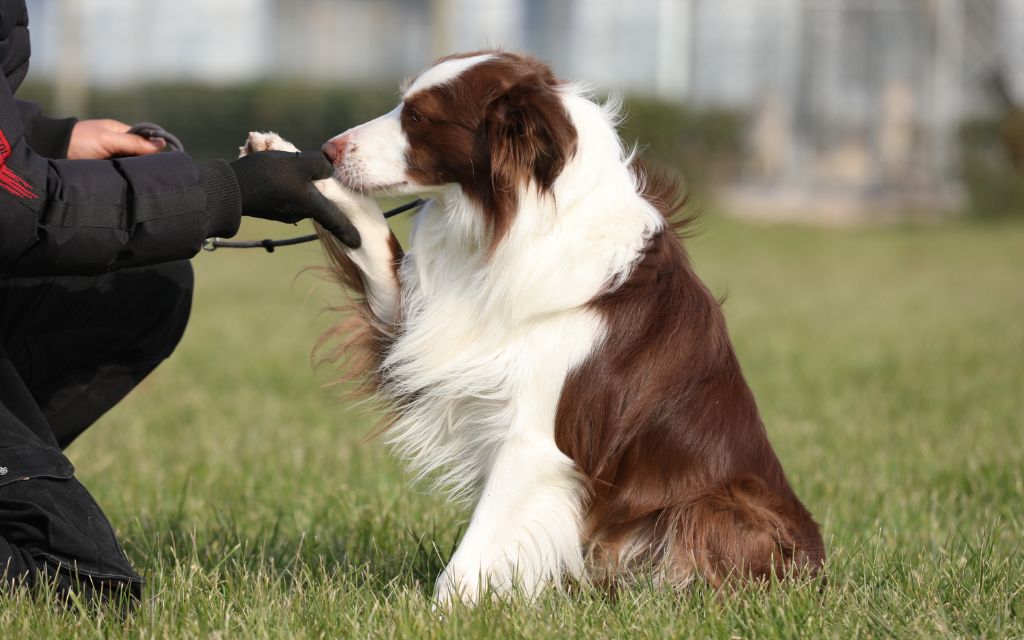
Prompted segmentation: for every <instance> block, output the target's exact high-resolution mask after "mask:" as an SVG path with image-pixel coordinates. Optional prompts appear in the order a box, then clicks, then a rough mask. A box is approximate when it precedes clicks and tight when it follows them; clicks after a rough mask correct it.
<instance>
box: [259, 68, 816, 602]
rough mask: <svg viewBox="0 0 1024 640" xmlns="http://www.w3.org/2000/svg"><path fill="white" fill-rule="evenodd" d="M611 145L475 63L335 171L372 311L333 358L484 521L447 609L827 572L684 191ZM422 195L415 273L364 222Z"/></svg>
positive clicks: (587, 102) (604, 111)
mask: <svg viewBox="0 0 1024 640" xmlns="http://www.w3.org/2000/svg"><path fill="white" fill-rule="evenodd" d="M618 120H619V115H618V109H617V108H616V106H615V105H608V104H606V105H603V106H602V105H600V104H597V103H595V102H594V101H593V100H592V99H590V98H589V97H588V95H587V94H586V92H585V91H583V90H582V89H581V88H580V87H579V86H577V85H574V84H570V83H566V82H563V81H560V80H559V79H557V78H556V77H555V76H554V74H553V73H552V71H551V70H550V69H549V68H548V67H547V66H545V65H544V64H542V63H540V62H538V61H537V60H535V59H533V58H530V57H525V56H519V55H514V54H511V53H504V52H497V51H491V52H475V53H469V54H462V55H455V56H450V57H447V58H442V59H441V60H439V61H438V62H436V63H435V64H434V65H433V66H432V67H430V68H429V69H427V70H426V71H424V72H423V73H422V74H420V75H419V76H418V77H417V78H415V79H414V80H413V81H412V82H411V83H409V84H408V85H407V86H406V87H405V88H404V90H403V96H402V101H401V103H400V104H399V105H398V106H397V107H395V108H394V109H393V110H392V111H390V112H389V113H387V114H385V115H383V116H381V117H379V118H377V119H376V120H373V121H371V122H367V123H366V124H363V125H360V126H358V127H355V128H353V129H350V130H348V131H346V132H344V133H342V134H340V135H338V136H335V137H334V138H331V139H330V140H329V141H328V142H326V143H325V144H324V146H323V151H324V153H325V154H326V155H327V156H328V158H329V159H330V160H331V161H332V162H333V163H334V166H335V167H336V173H335V178H334V179H333V180H326V181H323V182H321V183H318V187H319V188H320V189H321V190H322V191H323V192H324V193H325V194H326V195H327V196H328V197H329V198H331V199H332V200H333V201H334V202H335V203H337V205H338V206H339V207H341V208H342V209H343V210H345V211H346V212H347V213H348V214H349V215H350V217H351V219H352V221H353V223H354V224H355V225H356V227H357V228H358V229H359V231H360V233H361V234H362V245H361V246H360V247H359V248H358V249H354V250H353V249H348V248H347V247H345V246H343V245H341V244H340V243H339V242H338V241H336V240H334V239H333V238H331V237H329V236H327V235H325V234H323V233H321V237H322V239H323V244H324V246H325V248H326V251H327V254H328V256H329V258H330V260H331V262H332V271H333V272H334V274H335V275H336V278H337V280H338V281H339V282H340V283H341V284H343V285H344V286H345V287H347V288H349V289H350V290H351V291H352V292H353V295H354V302H355V304H356V306H357V311H358V313H357V315H355V316H354V317H353V318H354V321H353V318H350V320H349V321H348V322H346V323H342V324H340V325H339V326H338V327H337V328H336V329H335V330H334V331H333V333H332V334H331V335H329V336H327V337H328V339H329V340H331V339H333V338H337V339H338V340H337V341H335V342H334V347H333V348H332V349H330V350H329V351H330V352H329V353H328V354H327V356H328V358H329V359H330V358H332V357H333V358H338V359H343V360H344V359H348V360H351V359H355V360H357V361H358V362H360V363H362V365H364V367H365V368H366V371H367V372H368V373H369V374H370V380H371V381H372V384H373V387H374V391H375V392H376V394H377V395H378V396H379V397H382V398H384V399H385V400H386V401H387V402H388V403H389V405H390V407H391V409H392V410H393V421H392V422H391V423H390V424H389V425H388V426H387V427H386V428H385V429H384V433H385V434H386V438H387V441H388V442H389V443H390V445H391V446H392V447H393V448H394V450H395V451H396V452H397V453H398V454H399V455H400V456H401V458H402V459H403V460H405V461H406V462H407V463H408V467H409V468H410V469H411V470H412V472H413V473H414V474H415V475H416V476H417V477H418V478H422V477H427V476H429V477H432V478H434V479H435V480H436V481H437V483H438V484H439V485H440V486H441V487H443V488H445V489H446V490H447V491H449V492H450V493H451V495H453V496H457V497H461V498H465V499H468V500H472V501H473V502H475V506H474V509H473V515H472V518H471V520H470V523H469V526H468V528H467V530H466V533H465V535H464V537H463V539H462V541H461V543H460V544H459V546H458V549H457V550H456V551H455V553H454V555H453V556H452V558H451V560H450V562H449V563H448V566H447V567H446V568H445V569H444V571H443V572H442V573H441V575H440V576H439V577H438V580H437V583H436V587H435V594H436V597H437V600H438V601H439V602H440V603H441V604H442V605H448V604H450V603H452V602H454V601H457V600H461V601H464V602H467V603H473V602H476V601H478V600H479V598H480V597H481V596H483V595H485V594H488V595H489V596H504V595H507V594H510V593H512V592H519V593H523V594H526V595H527V596H532V595H533V594H536V593H537V592H538V591H539V590H540V589H542V588H543V587H544V586H545V585H548V584H552V583H555V584H558V583H561V582H563V581H564V580H565V579H566V578H570V579H585V580H589V581H592V582H597V583H601V584H609V585H610V584H614V583H616V582H619V581H622V580H624V579H628V578H629V577H631V576H635V575H637V574H638V573H640V572H650V571H653V572H654V573H653V575H655V576H656V579H657V580H659V581H660V583H662V584H669V585H676V586H678V585H685V584H686V583H688V582H690V581H692V580H694V579H698V578H699V579H703V580H706V581H708V582H710V583H711V584H713V585H715V586H721V585H723V584H725V583H732V582H735V581H740V580H743V579H754V580H758V579H760V580H765V579H769V578H770V577H771V576H777V577H786V576H791V575H793V574H805V575H814V574H816V573H818V572H819V570H820V568H821V565H822V563H823V561H824V549H823V545H822V540H821V535H820V533H819V530H818V525H817V524H816V523H815V522H814V520H813V519H812V518H811V515H810V514H809V513H808V511H807V509H805V508H804V506H803V504H801V502H800V500H799V499H798V498H797V496H796V494H795V493H794V492H793V489H792V488H791V487H790V485H789V482H788V481H787V480H786V476H785V474H784V473H783V470H782V466H781V464H780V463H779V460H778V458H777V457H776V456H775V453H774V452H773V450H772V447H771V445H770V444H769V442H768V437H767V434H766V433H765V427H764V424H763V423H762V421H761V418H760V416H759V415H758V410H757V406H756V404H755V402H754V397H753V395H752V394H751V392H750V389H749V387H748V386H747V383H746V382H745V381H744V378H743V375H742V373H741V371H740V365H739V363H738V362H737V359H736V355H735V353H734V351H733V347H732V344H731V343H730V341H729V337H728V334H727V332H726V327H725V321H724V319H723V316H722V312H721V310H720V308H719V303H718V301H717V300H716V299H715V297H714V296H713V295H712V294H711V293H710V292H709V291H708V289H707V288H706V287H705V286H704V284H702V283H701V281H700V280H699V279H698V278H697V276H696V274H695V273H694V270H693V267H692V265H691V264H690V261H689V259H688V257H687V254H686V251H685V250H684V248H683V245H682V242H681V240H680V233H679V231H680V226H681V225H680V224H679V223H677V222H674V220H676V218H675V217H674V216H675V214H677V212H678V210H679V209H680V208H681V207H682V204H683V198H681V197H680V192H679V189H678V186H677V184H676V183H675V181H673V180H668V179H666V178H664V177H662V176H655V175H651V174H650V173H647V172H645V171H644V170H643V169H642V168H641V167H640V166H639V164H638V163H637V162H636V161H635V159H634V157H633V154H631V153H628V152H627V151H626V150H625V149H624V147H623V143H622V141H621V140H620V138H619V136H618V134H617V131H616V126H617V124H618ZM265 149H284V150H294V147H293V146H292V145H290V144H289V143H287V142H285V141H283V140H281V139H280V138H279V137H277V136H276V135H274V134H252V135H251V137H250V140H249V141H248V144H247V147H246V148H244V149H243V152H245V151H249V152H251V151H260V150H265ZM411 194H416V195H423V196H425V197H429V198H430V200H429V201H428V202H427V204H426V205H425V206H424V207H423V209H422V210H421V211H420V212H419V213H418V214H417V215H416V218H415V222H414V227H413V231H412V235H411V238H410V243H409V246H410V249H409V251H408V252H407V253H404V254H403V252H402V249H401V247H400V245H399V243H398V241H397V240H396V239H395V236H394V235H392V232H391V230H390V229H389V227H388V225H387V223H386V222H385V220H384V218H383V216H382V215H381V209H380V208H379V207H378V205H377V204H376V203H375V202H374V201H373V200H372V199H371V196H382V195H411ZM359 354H361V356H360V355H359Z"/></svg>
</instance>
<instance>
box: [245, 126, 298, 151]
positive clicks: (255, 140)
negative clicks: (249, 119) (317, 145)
mask: <svg viewBox="0 0 1024 640" xmlns="http://www.w3.org/2000/svg"><path fill="white" fill-rule="evenodd" d="M298 150H299V149H298V147H296V146H295V145H293V144H292V143H290V142H288V141H287V140H285V139H284V138H282V137H281V136H279V135H277V134H276V133H274V132H273V131H267V132H265V133H263V132H260V131H250V132H249V137H248V138H246V140H245V144H244V145H242V146H241V147H239V148H238V157H239V158H241V157H242V156H247V155H249V154H250V153H259V152H260V151H298Z"/></svg>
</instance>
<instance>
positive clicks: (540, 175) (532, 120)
mask: <svg viewBox="0 0 1024 640" xmlns="http://www.w3.org/2000/svg"><path fill="white" fill-rule="evenodd" d="M486 122H487V137H488V142H489V146H490V152H491V177H492V180H493V181H494V185H495V187H497V188H499V189H501V188H511V189H515V188H516V187H518V186H519V185H520V184H521V183H523V182H525V181H526V179H530V178H532V179H533V180H534V181H535V182H536V183H537V186H538V188H540V189H541V190H546V189H550V188H551V186H552V185H553V184H554V182H555V179H556V178H558V175H559V174H560V173H561V172H562V169H563V168H564V167H565V164H566V162H568V160H569V158H571V157H572V154H573V153H575V151H576V128H575V127H574V126H573V124H572V120H571V119H570V118H569V113H568V112H567V111H566V110H565V105H564V104H563V102H562V97H561V96H560V95H559V94H558V91H557V89H556V88H555V85H554V83H553V82H552V81H551V80H550V79H547V78H544V77H543V76H541V75H540V74H539V73H531V74H529V75H527V76H526V77H524V78H521V79H519V80H518V81H517V82H516V83H515V84H513V85H512V86H510V87H508V88H507V89H506V90H505V91H503V92H502V93H501V94H500V95H498V96H496V97H495V98H494V99H493V100H492V101H491V102H490V104H489V105H488V107H487V114H486Z"/></svg>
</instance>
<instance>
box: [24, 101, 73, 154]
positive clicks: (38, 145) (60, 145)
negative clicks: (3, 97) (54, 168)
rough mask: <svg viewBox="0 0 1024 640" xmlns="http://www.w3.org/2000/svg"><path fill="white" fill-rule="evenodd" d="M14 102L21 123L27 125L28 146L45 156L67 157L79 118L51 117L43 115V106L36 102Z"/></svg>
mask: <svg viewBox="0 0 1024 640" xmlns="http://www.w3.org/2000/svg"><path fill="white" fill-rule="evenodd" d="M14 102H15V103H16V104H17V105H18V113H19V115H20V116H21V123H22V125H24V127H25V141H26V142H27V143H28V146H29V147H31V148H32V150H33V151H35V152H36V153H38V154H39V155H41V156H43V157H44V158H53V159H61V158H66V157H67V155H68V143H69V142H71V130H72V129H73V128H74V127H75V124H76V123H77V122H78V118H49V117H47V116H44V115H43V110H42V108H41V107H40V106H39V105H38V104H36V103H35V102H29V101H28V100H18V99H15V101H14Z"/></svg>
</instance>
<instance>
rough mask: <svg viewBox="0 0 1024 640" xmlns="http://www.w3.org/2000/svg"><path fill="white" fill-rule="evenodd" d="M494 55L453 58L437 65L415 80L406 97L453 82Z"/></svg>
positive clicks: (406, 92)
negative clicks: (467, 70)
mask: <svg viewBox="0 0 1024 640" xmlns="http://www.w3.org/2000/svg"><path fill="white" fill-rule="evenodd" d="M493 57H494V55H493V54H490V53H483V54H480V55H478V56H469V57H467V58H452V59H451V60H445V61H444V62H441V63H440V64H436V65H434V66H433V67H431V68H429V69H427V70H426V71H424V72H423V73H421V74H420V75H419V76H417V77H416V79H415V80H413V82H412V84H410V85H409V87H408V88H407V89H406V90H405V95H406V96H411V95H413V94H414V93H417V92H419V91H423V90H424V89H429V88H431V87H436V86H437V85H439V84H444V83H446V82H451V81H452V80H454V79H455V78H457V77H459V75H461V74H462V73H463V72H464V71H466V69H469V68H470V67H473V66H476V65H478V64H480V63H481V62H485V61H487V60H490V59H491V58H493Z"/></svg>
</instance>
